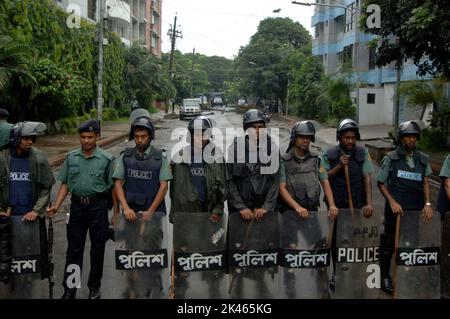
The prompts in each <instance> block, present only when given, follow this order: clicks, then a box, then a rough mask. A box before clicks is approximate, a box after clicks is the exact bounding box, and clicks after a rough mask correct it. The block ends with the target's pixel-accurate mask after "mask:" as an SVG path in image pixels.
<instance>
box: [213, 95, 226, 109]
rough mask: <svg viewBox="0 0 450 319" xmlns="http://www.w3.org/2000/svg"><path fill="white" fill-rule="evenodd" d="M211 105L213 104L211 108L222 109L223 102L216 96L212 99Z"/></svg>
mask: <svg viewBox="0 0 450 319" xmlns="http://www.w3.org/2000/svg"><path fill="white" fill-rule="evenodd" d="M212 104H213V107H217V106H220V107H222V106H224V103H223V100H222V98H221V97H220V96H216V97H215V98H214V99H213V103H212Z"/></svg>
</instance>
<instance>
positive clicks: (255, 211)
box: [227, 109, 280, 298]
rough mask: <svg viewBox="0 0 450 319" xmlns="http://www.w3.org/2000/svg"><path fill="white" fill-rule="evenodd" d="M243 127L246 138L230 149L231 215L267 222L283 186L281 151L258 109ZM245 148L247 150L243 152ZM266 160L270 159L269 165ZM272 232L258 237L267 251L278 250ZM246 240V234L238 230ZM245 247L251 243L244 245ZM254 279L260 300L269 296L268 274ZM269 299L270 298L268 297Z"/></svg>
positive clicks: (248, 112) (236, 141)
mask: <svg viewBox="0 0 450 319" xmlns="http://www.w3.org/2000/svg"><path fill="white" fill-rule="evenodd" d="M243 127H244V130H245V131H246V134H245V135H244V136H242V137H236V138H235V139H234V141H233V143H232V145H230V151H229V155H230V157H229V159H228V173H229V178H230V180H229V183H228V196H227V198H228V209H229V212H230V214H236V213H239V214H240V216H241V218H242V219H243V220H246V221H251V220H256V221H257V222H261V221H264V217H265V215H266V214H274V213H275V211H276V204H277V198H278V189H279V184H280V175H279V164H280V162H279V161H280V157H279V155H280V154H279V150H278V148H277V147H276V145H275V144H273V143H271V139H270V136H268V134H267V133H266V121H265V118H264V114H263V113H262V112H261V111H259V110H257V109H250V110H248V111H247V112H246V113H245V114H244V119H243ZM242 148H243V149H242ZM266 156H268V159H269V160H268V161H266V160H267V158H266ZM267 226H268V227H267V230H268V232H267V233H265V234H257V235H258V236H261V237H260V239H261V240H262V242H263V244H264V245H265V246H267V249H271V248H274V245H278V243H274V242H273V238H275V236H276V235H277V233H274V232H276V230H275V229H274V228H272V227H270V225H267ZM238 232H240V233H242V237H243V238H242V239H243V240H245V237H247V236H245V233H246V231H245V230H244V229H243V230H238ZM242 244H243V246H247V244H248V243H246V242H243V243H242ZM253 275H256V277H255V276H254V277H253V278H252V279H253V280H255V281H256V282H257V285H258V287H257V288H256V289H257V290H258V291H257V292H258V294H259V295H260V296H263V297H264V296H267V294H269V292H268V289H267V286H266V285H265V282H264V270H262V271H260V272H258V271H256V270H255V272H253ZM241 282H242V277H241V276H239V277H238V280H237V284H236V286H237V287H236V290H237V292H238V293H240V292H241ZM266 298H267V297H266Z"/></svg>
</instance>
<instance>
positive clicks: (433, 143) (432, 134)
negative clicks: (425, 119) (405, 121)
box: [417, 128, 447, 152]
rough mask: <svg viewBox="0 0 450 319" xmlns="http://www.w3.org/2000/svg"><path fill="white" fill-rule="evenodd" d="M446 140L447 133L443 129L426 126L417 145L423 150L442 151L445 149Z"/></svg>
mask: <svg viewBox="0 0 450 319" xmlns="http://www.w3.org/2000/svg"><path fill="white" fill-rule="evenodd" d="M446 142H447V135H446V134H445V133H444V132H443V131H442V130H441V129H436V128H425V129H424V130H423V131H422V134H421V136H420V140H419V141H418V144H417V146H418V148H419V149H421V150H423V151H430V152H442V151H444V150H445V145H446Z"/></svg>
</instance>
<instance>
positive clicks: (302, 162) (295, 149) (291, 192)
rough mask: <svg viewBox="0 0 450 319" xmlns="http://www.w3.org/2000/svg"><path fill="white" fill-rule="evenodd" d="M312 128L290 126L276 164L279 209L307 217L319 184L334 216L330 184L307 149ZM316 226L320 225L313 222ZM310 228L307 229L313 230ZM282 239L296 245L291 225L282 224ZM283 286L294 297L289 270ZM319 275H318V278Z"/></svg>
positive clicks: (314, 208) (304, 124)
mask: <svg viewBox="0 0 450 319" xmlns="http://www.w3.org/2000/svg"><path fill="white" fill-rule="evenodd" d="M315 134H316V129H315V128H314V124H313V123H312V122H310V121H301V122H297V123H296V124H295V125H294V126H293V127H292V129H291V136H290V142H289V147H288V149H287V151H286V154H284V155H282V157H281V158H282V160H283V161H282V162H281V167H280V197H281V201H282V203H281V209H280V212H281V213H283V212H285V211H289V210H290V211H292V210H294V211H295V212H296V213H297V214H298V216H299V218H302V219H307V218H308V217H309V212H310V211H317V210H318V208H319V206H320V204H319V197H320V186H319V183H320V184H321V185H322V188H323V190H324V193H325V197H326V198H327V202H328V203H330V207H329V216H330V217H331V218H333V219H334V218H335V217H336V215H337V214H338V209H337V207H336V205H335V204H334V198H333V193H332V191H331V187H330V183H329V182H328V174H327V173H326V172H325V171H323V170H322V172H319V168H320V157H319V154H317V153H316V152H314V151H312V150H310V145H311V142H314V141H315ZM315 226H316V227H320V225H318V224H317V225H315ZM313 230H314V228H313V229H311V231H313ZM282 235H283V239H284V240H283V241H284V242H285V243H286V244H287V245H289V248H292V249H295V248H297V244H298V243H297V229H296V227H295V224H294V225H289V224H284V225H283V234H282ZM313 235H314V234H313V233H309V234H308V233H305V234H302V236H304V237H305V239H306V240H307V242H311V241H312V240H311V239H310V238H311V236H313ZM285 278H286V280H287V282H286V284H287V285H286V287H287V288H288V289H287V294H288V296H289V297H294V296H295V294H294V291H293V289H292V288H290V287H292V286H293V284H294V278H295V277H294V273H293V269H287V270H286V277H285ZM318 278H319V277H318Z"/></svg>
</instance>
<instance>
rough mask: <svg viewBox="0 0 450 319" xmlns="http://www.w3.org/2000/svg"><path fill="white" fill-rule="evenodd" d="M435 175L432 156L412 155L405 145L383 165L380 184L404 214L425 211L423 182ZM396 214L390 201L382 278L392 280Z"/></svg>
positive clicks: (386, 215)
mask: <svg viewBox="0 0 450 319" xmlns="http://www.w3.org/2000/svg"><path fill="white" fill-rule="evenodd" d="M431 174H432V170H431V167H430V165H429V163H428V156H427V155H425V154H424V153H422V152H420V151H418V150H415V151H414V154H413V155H412V156H409V155H408V154H407V153H406V150H405V149H404V147H403V146H401V145H400V146H399V147H398V148H397V149H396V150H395V151H392V152H390V153H388V154H387V155H386V156H385V157H384V159H383V162H382V167H381V170H380V172H379V174H378V176H377V182H378V183H382V184H384V185H386V187H387V189H388V191H389V193H390V194H391V196H392V197H393V198H394V199H395V201H396V202H397V203H399V204H400V206H401V207H402V209H403V211H404V212H406V211H421V210H422V209H423V207H424V206H425V202H424V188H423V179H424V177H428V176H430V175H431ZM396 216H397V215H396V214H394V213H393V212H392V210H391V207H390V205H389V203H388V202H387V201H386V204H385V213H384V234H382V235H381V238H380V239H381V245H380V268H381V269H380V270H381V277H382V278H388V277H389V269H390V264H391V257H392V254H393V252H394V239H395V231H396Z"/></svg>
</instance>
